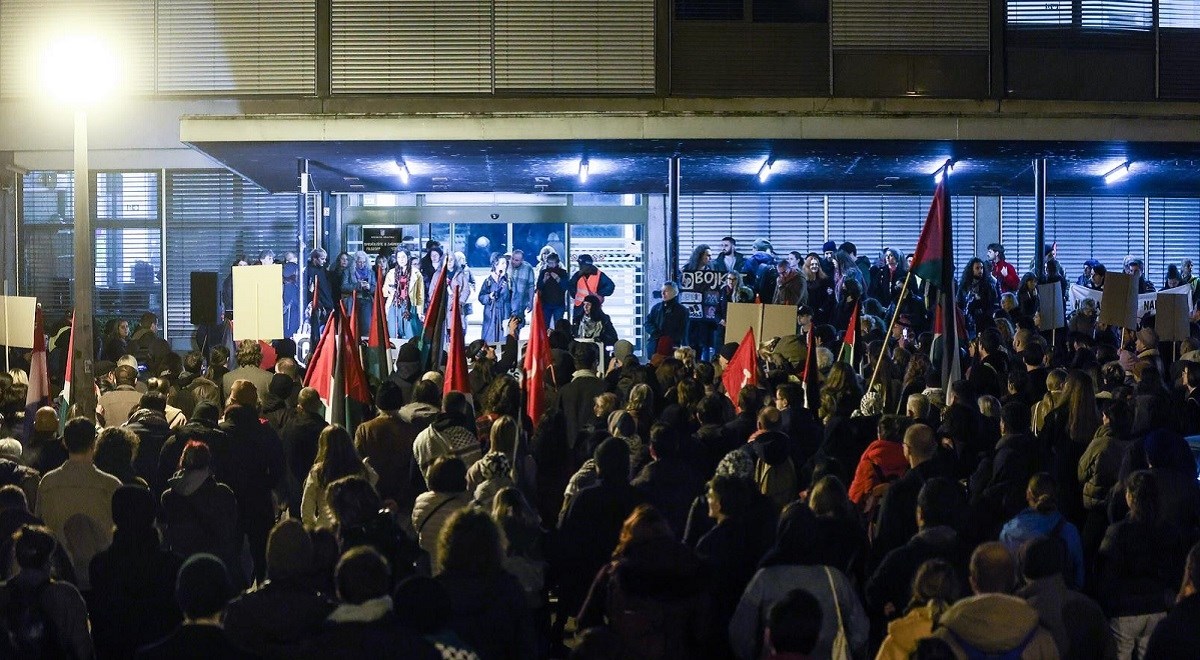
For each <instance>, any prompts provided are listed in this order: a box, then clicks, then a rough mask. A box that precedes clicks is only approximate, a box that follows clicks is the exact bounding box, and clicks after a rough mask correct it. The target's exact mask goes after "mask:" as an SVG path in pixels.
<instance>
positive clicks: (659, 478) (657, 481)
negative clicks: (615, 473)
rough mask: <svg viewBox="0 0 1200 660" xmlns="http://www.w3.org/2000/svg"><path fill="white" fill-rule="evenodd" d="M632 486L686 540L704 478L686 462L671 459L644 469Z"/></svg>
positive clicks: (677, 534)
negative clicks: (695, 502) (690, 509)
mask: <svg viewBox="0 0 1200 660" xmlns="http://www.w3.org/2000/svg"><path fill="white" fill-rule="evenodd" d="M631 484H632V485H633V487H634V488H637V489H638V490H639V491H641V493H642V495H643V496H645V498H646V501H647V502H649V503H650V504H652V505H653V506H654V508H656V509H658V510H659V512H660V513H662V514H663V515H664V516H666V518H667V522H669V523H670V524H671V530H672V531H674V532H675V536H676V538H682V537H683V529H684V526H685V525H687V515H688V509H689V508H690V507H691V505H692V500H693V499H695V497H696V495H697V494H699V493H702V492H703V491H704V476H703V475H701V474H700V473H699V472H696V470H695V469H693V468H692V466H691V465H689V464H688V463H687V461H685V460H684V459H682V458H678V457H671V456H668V457H666V458H660V459H659V460H656V461H654V462H653V463H650V464H649V465H647V466H646V467H644V468H642V471H641V473H639V474H638V476H637V477H635V478H634V480H633V481H632V482H631Z"/></svg>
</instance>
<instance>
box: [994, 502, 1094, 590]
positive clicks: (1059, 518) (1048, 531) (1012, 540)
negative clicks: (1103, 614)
mask: <svg viewBox="0 0 1200 660" xmlns="http://www.w3.org/2000/svg"><path fill="white" fill-rule="evenodd" d="M1055 530H1057V535H1058V538H1060V539H1062V542H1063V544H1064V545H1065V546H1066V549H1067V569H1066V570H1065V571H1064V575H1065V576H1066V578H1067V582H1068V583H1069V584H1071V585H1072V586H1073V587H1074V588H1076V589H1080V588H1082V587H1083V566H1084V564H1083V544H1082V542H1081V541H1080V538H1079V529H1078V528H1076V527H1075V525H1073V524H1071V523H1070V522H1067V520H1066V519H1065V518H1064V517H1063V514H1061V513H1059V512H1058V511H1049V512H1046V513H1039V512H1038V511H1037V510H1035V509H1032V508H1028V509H1025V510H1024V511H1022V512H1021V513H1018V514H1017V516H1016V517H1015V518H1013V519H1012V520H1010V521H1008V522H1007V523H1005V525H1004V529H1002V530H1000V542H1001V543H1003V544H1004V545H1005V546H1006V547H1007V548H1008V550H1009V552H1012V553H1013V555H1014V556H1016V554H1017V553H1018V552H1020V550H1021V546H1023V545H1025V543H1026V542H1028V541H1031V540H1033V539H1035V538H1037V537H1039V536H1054V535H1055V534H1056V531H1055Z"/></svg>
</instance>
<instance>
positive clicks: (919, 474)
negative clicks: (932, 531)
mask: <svg viewBox="0 0 1200 660" xmlns="http://www.w3.org/2000/svg"><path fill="white" fill-rule="evenodd" d="M936 477H946V478H949V479H954V471H953V468H952V467H951V466H949V465H947V464H946V462H945V461H944V460H942V459H940V458H933V459H930V460H928V461H925V462H924V463H921V464H919V465H917V466H916V467H914V468H912V469H910V470H909V471H908V472H905V473H904V476H903V477H900V478H899V479H897V480H896V481H894V482H892V486H891V488H888V491H887V494H886V495H884V496H883V502H882V503H881V504H880V506H879V518H878V524H877V525H876V527H875V538H874V539H873V543H872V546H871V552H872V554H873V555H874V556H875V557H876V558H877V559H882V558H883V557H884V556H886V554H887V553H888V552H891V551H892V550H893V549H895V548H899V547H900V546H902V545H904V544H905V543H907V542H908V540H909V539H910V538H912V537H913V535H914V534H916V533H917V496H918V495H919V494H920V493H921V487H922V486H924V485H925V482H926V481H929V480H930V479H934V478H936Z"/></svg>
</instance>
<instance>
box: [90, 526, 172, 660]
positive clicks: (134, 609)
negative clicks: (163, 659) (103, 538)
mask: <svg viewBox="0 0 1200 660" xmlns="http://www.w3.org/2000/svg"><path fill="white" fill-rule="evenodd" d="M146 531H147V532H148V534H143V535H141V536H140V537H139V536H138V535H135V534H128V533H124V532H123V531H122V530H117V532H116V533H115V534H114V535H113V542H112V545H110V546H108V548H107V549H105V550H102V551H100V552H99V553H98V554H97V555H96V556H95V557H93V558H92V563H91V566H90V571H89V572H90V576H91V585H92V591H91V596H90V599H89V600H90V602H89V606H90V607H89V609H90V610H91V620H92V638H93V639H94V640H95V642H96V650H97V652H98V656H99V657H100V658H129V657H132V656H133V653H134V652H135V651H137V650H138V649H139V648H141V647H142V646H145V645H147V644H150V643H152V642H154V641H156V640H159V639H162V638H163V637H165V636H166V635H168V634H170V632H171V631H172V630H174V629H175V627H176V626H178V625H179V623H180V622H181V621H182V620H183V615H182V613H181V612H180V611H179V606H178V605H176V604H175V578H176V576H177V574H178V573H179V567H180V566H181V565H182V564H183V560H182V559H180V557H179V556H178V555H176V554H175V553H172V552H169V551H166V550H160V549H159V547H158V534H157V533H156V532H154V530H152V529H151V530H146Z"/></svg>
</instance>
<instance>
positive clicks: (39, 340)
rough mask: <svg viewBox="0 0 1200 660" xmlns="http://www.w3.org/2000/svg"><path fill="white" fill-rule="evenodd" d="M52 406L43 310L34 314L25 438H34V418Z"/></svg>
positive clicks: (26, 397)
mask: <svg viewBox="0 0 1200 660" xmlns="http://www.w3.org/2000/svg"><path fill="white" fill-rule="evenodd" d="M48 405H50V372H49V370H48V369H47V367H46V330H45V323H44V322H43V320H42V308H41V307H38V308H37V309H36V310H35V311H34V313H33V355H32V356H31V357H30V359H29V390H28V391H27V392H26V393H25V437H26V438H32V437H33V417H34V415H35V414H37V411H38V408H41V407H42V406H48Z"/></svg>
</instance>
